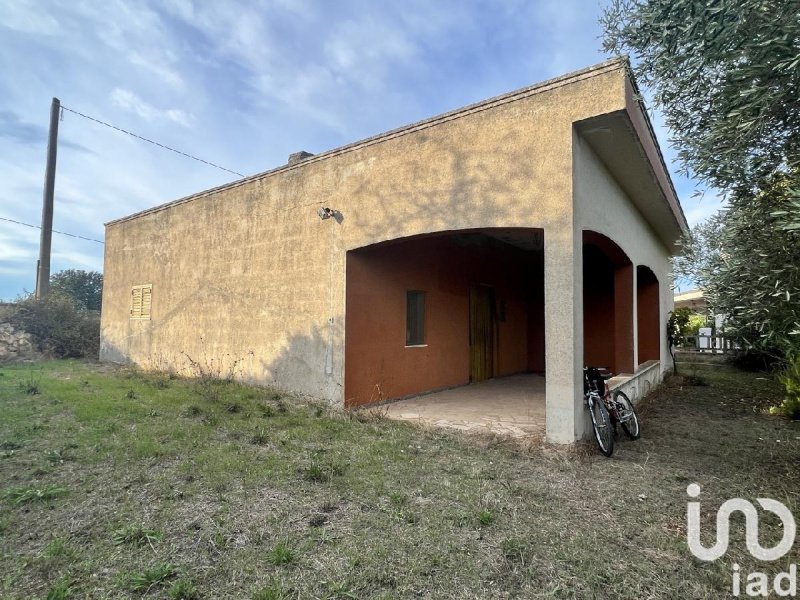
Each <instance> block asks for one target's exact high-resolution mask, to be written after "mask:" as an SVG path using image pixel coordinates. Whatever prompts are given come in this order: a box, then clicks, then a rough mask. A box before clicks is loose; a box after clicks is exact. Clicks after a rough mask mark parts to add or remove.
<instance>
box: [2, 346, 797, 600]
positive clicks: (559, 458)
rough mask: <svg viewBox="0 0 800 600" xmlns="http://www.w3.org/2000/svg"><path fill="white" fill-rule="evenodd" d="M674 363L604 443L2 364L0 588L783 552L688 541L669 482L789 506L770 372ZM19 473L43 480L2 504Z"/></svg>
mask: <svg viewBox="0 0 800 600" xmlns="http://www.w3.org/2000/svg"><path fill="white" fill-rule="evenodd" d="M693 375H694V376H695V377H702V378H703V379H704V380H705V381H706V382H707V383H708V385H707V386H695V385H689V382H687V381H686V380H674V381H672V382H670V385H669V386H665V387H662V388H661V389H659V390H658V391H657V392H656V393H655V394H653V395H652V396H651V398H650V399H649V400H648V401H647V403H646V406H643V407H642V413H643V431H642V439H641V440H639V441H637V442H628V441H624V440H621V441H620V443H619V446H618V451H617V453H616V454H615V457H614V458H613V459H611V460H608V459H604V458H602V457H598V456H597V455H595V454H594V453H592V452H589V451H587V447H585V446H584V447H580V448H577V449H575V448H573V449H569V450H564V449H562V448H553V447H548V446H543V445H542V444H540V443H536V444H530V445H525V444H524V443H523V444H518V443H511V442H508V441H506V440H500V439H497V438H489V437H487V438H470V437H464V436H458V435H455V434H451V433H447V432H442V431H436V430H423V429H419V428H415V427H413V426H410V425H408V424H404V423H395V422H391V421H388V420H387V419H385V418H382V416H381V415H380V414H379V413H375V414H367V413H364V414H363V415H361V414H359V415H355V416H351V415H348V414H347V413H342V412H340V411H329V410H327V409H325V408H323V407H320V405H318V404H310V403H306V402H303V401H300V400H298V399H294V398H285V397H282V396H281V395H280V394H275V393H273V392H271V391H268V390H261V389H254V388H247V387H243V386H239V385H235V384H231V383H218V384H213V385H214V386H215V387H214V389H213V390H211V391H212V392H213V393H209V390H208V389H207V386H208V382H204V383H203V385H204V386H206V387H203V388H202V389H198V387H197V386H196V385H195V384H193V383H192V382H190V381H185V380H181V379H174V378H172V379H170V378H167V377H158V376H153V375H145V374H140V373H136V372H128V371H114V370H110V369H108V368H107V367H102V368H96V367H95V366H93V365H87V364H83V363H78V362H70V361H63V362H52V363H40V364H36V365H15V366H11V367H8V368H4V369H2V370H1V371H0V414H2V415H3V418H2V420H0V493H5V492H6V491H7V490H11V491H9V492H8V494H9V495H8V497H7V498H6V499H5V500H3V501H2V502H0V597H2V598H20V599H21V598H31V597H46V596H47V594H48V593H49V592H53V593H54V594H61V595H60V596H56V595H54V596H53V597H72V598H129V597H131V596H133V597H142V596H144V597H147V598H180V597H184V598H215V599H217V598H419V597H422V598H459V599H460V598H489V597H491V598H503V597H508V598H511V597H525V598H637V599H639V598H664V597H687V598H719V597H722V596H725V595H727V593H728V591H729V590H730V569H731V564H732V563H733V562H734V561H737V562H739V564H741V565H742V569H743V570H746V569H751V570H752V569H755V568H756V567H759V568H760V570H764V571H773V572H774V571H777V570H781V569H785V564H783V562H782V563H781V564H774V565H755V564H754V563H753V559H751V558H749V556H748V555H746V552H744V551H743V548H744V546H743V545H742V544H740V543H734V544H733V545H732V549H731V552H730V553H729V554H728V555H727V556H726V557H725V558H724V559H722V560H720V561H719V562H718V563H714V564H704V563H700V562H699V561H696V560H694V559H692V558H691V557H690V555H689V553H688V551H687V549H686V544H685V510H686V499H687V497H686V491H685V490H686V486H687V485H688V483H690V482H695V481H696V482H698V483H700V484H701V486H703V495H702V500H703V502H704V503H706V504H704V506H707V507H708V510H707V512H708V514H707V515H705V516H706V517H707V518H708V519H711V518H712V517H713V511H714V509H715V507H716V506H718V505H719V504H720V503H721V502H722V501H723V500H724V499H727V498H729V497H732V496H743V497H747V498H755V497H757V496H761V497H763V496H767V497H772V498H775V499H778V500H782V501H784V502H786V503H787V504H788V505H789V506H790V508H791V509H792V510H793V511H794V512H795V514H796V515H798V514H800V511H799V510H798V508H799V507H798V502H797V496H796V493H797V489H798V488H799V487H800V486H798V484H800V476H799V475H798V469H797V459H798V455H799V454H800V453H799V452H798V450H799V449H800V427H798V425H797V424H795V423H791V422H788V421H785V420H781V419H779V418H776V417H769V416H766V415H764V414H763V408H764V406H766V405H767V404H769V403H774V402H775V401H777V400H778V398H779V395H780V390H779V388H778V386H777V385H776V384H775V383H774V382H773V381H772V380H770V379H767V378H764V379H758V378H757V376H754V375H752V374H746V373H738V372H734V371H730V370H728V369H721V368H719V367H715V368H713V369H712V368H709V369H702V368H700V369H698V370H697V372H696V373H693ZM31 377H36V378H38V380H39V382H40V385H39V387H40V393H39V394H38V395H35V396H31V395H27V394H25V393H24V391H23V389H22V388H21V387H20V382H24V381H26V380H28V379H30V378H31ZM129 392H132V393H131V394H129ZM232 405H236V406H237V409H236V410H235V411H231V410H230V406H232ZM254 440H256V441H254ZM778 440H780V441H778ZM53 456H58V457H61V459H60V460H52V459H51V457H53ZM56 489H57V490H60V491H59V493H58V494H43V495H42V494H36V492H35V491H36V490H56ZM26 490H28V491H31V494H32V495H33V496H37V495H41V496H43V497H41V498H36V500H35V501H30V502H23V503H17V502H15V501H14V498H18V497H21V496H24V495H25V494H24V492H25V491H26ZM62 490H63V491H62ZM29 495H30V494H29ZM765 523H766V524H767V525H768V527H767V528H766V530H765V538H764V541H762V543H763V544H767V542H768V541H769V539H770V536H773V537H774V536H775V535H777V534H778V530H777V525H776V524H774V523H772V524H770V523H769V522H768V521H767V520H766V519H765ZM734 529H737V528H734ZM710 531H712V530H711V529H709V532H710ZM737 531H738V529H737ZM739 541H741V540H739ZM793 552H794V554H793V555H792V556H790V557H788V559H786V560H791V561H793V562H798V557H797V550H794V551H793ZM784 562H786V561H784ZM167 567H169V568H167ZM64 590H66V591H64ZM64 594H66V595H64Z"/></svg>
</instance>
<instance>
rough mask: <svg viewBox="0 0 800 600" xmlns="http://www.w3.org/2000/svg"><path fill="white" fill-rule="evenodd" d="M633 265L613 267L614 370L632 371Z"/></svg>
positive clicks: (618, 371)
mask: <svg viewBox="0 0 800 600" xmlns="http://www.w3.org/2000/svg"><path fill="white" fill-rule="evenodd" d="M633 271H634V269H633V265H632V264H630V263H628V264H626V265H622V266H618V267H616V268H615V269H614V367H613V369H614V371H615V372H617V373H633V372H634V371H635V368H634V364H633V361H634V348H633V321H634V311H633V307H634V303H633V301H634V294H635V293H636V292H635V288H634V287H633Z"/></svg>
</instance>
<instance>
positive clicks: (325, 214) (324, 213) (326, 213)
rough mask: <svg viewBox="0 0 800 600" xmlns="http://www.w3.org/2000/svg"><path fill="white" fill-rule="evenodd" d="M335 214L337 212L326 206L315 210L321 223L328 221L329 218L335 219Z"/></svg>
mask: <svg viewBox="0 0 800 600" xmlns="http://www.w3.org/2000/svg"><path fill="white" fill-rule="evenodd" d="M336 213H337V211H335V210H334V209H332V208H328V207H327V206H320V207H319V208H318V209H317V214H318V215H319V218H320V219H322V220H323V221H324V220H325V219H330V218H331V217H335V216H336Z"/></svg>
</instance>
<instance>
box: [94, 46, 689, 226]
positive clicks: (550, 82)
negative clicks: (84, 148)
mask: <svg viewBox="0 0 800 600" xmlns="http://www.w3.org/2000/svg"><path fill="white" fill-rule="evenodd" d="M620 68H624V69H626V70H628V72H629V69H630V67H629V62H628V59H627V57H614V58H611V59H609V60H606V61H603V62H601V63H598V64H596V65H592V66H590V67H586V68H584V69H580V70H578V71H572V72H570V73H566V74H564V75H559V76H558V77H553V78H551V79H546V80H545V81H541V82H539V83H535V84H533V85H530V86H527V87H524V88H520V89H517V90H514V91H511V92H507V93H505V94H501V95H499V96H494V97H492V98H488V99H486V100H481V101H479V102H475V103H473V104H468V105H467V106H463V107H461V108H457V109H454V110H451V111H448V112H445V113H442V114H439V115H436V116H433V117H429V118H427V119H423V120H421V121H417V122H415V123H411V124H409V125H403V126H402V127H398V128H396V129H391V130H389V131H386V132H383V133H379V134H377V135H374V136H371V137H368V138H364V139H362V140H359V141H356V142H352V143H350V144H346V145H344V146H339V147H338V148H333V149H331V150H326V151H325V152H321V153H319V154H316V155H314V156H313V157H310V158H307V159H305V160H303V161H301V162H299V163H296V164H292V165H289V164H286V165H281V166H279V167H276V168H274V169H270V170H268V171H264V172H261V173H257V174H255V175H249V176H247V177H244V178H242V179H237V180H236V181H232V182H230V183H225V184H222V185H219V186H216V187H213V188H209V189H207V190H203V191H201V192H196V193H194V194H190V195H189V196H184V197H182V198H178V199H176V200H171V201H169V202H166V203H164V204H159V205H157V206H153V207H151V208H147V209H145V210H142V211H138V212H135V213H133V214H130V215H127V216H124V217H120V218H118V219H114V220H111V221H108V222H106V223H105V226H106V227H109V226H111V225H116V224H118V223H122V222H125V221H132V220H134V219H138V218H139V217H144V216H147V215H149V214H152V213H156V212H160V211H162V210H166V209H168V208H172V207H174V206H178V205H181V204H184V203H186V202H191V201H192V200H196V199H198V198H202V197H205V196H210V195H212V194H215V193H217V192H221V191H224V190H227V189H233V188H236V187H238V186H240V185H244V184H246V183H250V182H253V181H258V180H260V179H265V178H267V177H271V176H272V175H276V174H278V173H283V172H285V171H291V170H293V169H299V168H301V167H304V166H306V165H308V164H311V163H314V162H319V161H322V160H325V159H328V158H331V157H334V156H338V155H340V154H345V153H347V152H352V151H354V150H358V149H360V148H364V147H367V146H371V145H373V144H378V143H381V142H384V141H388V140H391V139H394V138H397V137H400V136H403V135H406V134H409V133H413V132H415V131H419V130H421V129H427V128H428V127H433V126H435V125H438V124H439V123H445V122H448V121H452V120H454V119H457V118H460V117H464V116H467V115H470V114H473V113H476V112H481V111H483V110H488V109H490V108H494V107H495V106H501V105H503V104H507V103H510V102H514V101H516V100H520V99H522V98H527V97H529V96H534V95H536V94H539V93H543V92H547V91H550V90H552V89H556V88H559V87H562V86H564V85H567V84H570V83H573V82H575V81H580V80H583V79H588V78H590V77H595V76H598V75H602V74H605V73H607V72H610V71H614V70H617V69H620ZM628 78H629V79H630V75H628ZM634 87H635V83H634ZM637 91H638V88H637ZM648 122H649V121H648ZM651 127H652V126H651ZM659 153H660V150H659ZM662 161H663V158H662ZM673 192H674V190H673Z"/></svg>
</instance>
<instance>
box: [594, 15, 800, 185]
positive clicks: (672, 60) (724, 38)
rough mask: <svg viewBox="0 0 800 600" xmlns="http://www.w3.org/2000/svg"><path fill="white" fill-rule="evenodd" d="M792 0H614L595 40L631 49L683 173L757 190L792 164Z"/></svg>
mask: <svg viewBox="0 0 800 600" xmlns="http://www.w3.org/2000/svg"><path fill="white" fill-rule="evenodd" d="M798 15H800V2H798V0H713V1H710V2H709V1H708V0H612V2H611V4H610V5H609V6H608V8H606V9H605V11H604V13H603V16H602V17H601V22H602V25H603V28H604V36H603V47H604V49H605V50H606V51H608V52H611V53H614V54H630V55H631V56H632V58H633V59H634V66H633V69H634V71H635V74H636V76H637V79H638V81H639V83H640V84H643V85H644V86H645V87H646V88H647V89H649V90H650V92H651V93H652V97H653V100H654V102H655V104H656V105H657V107H658V108H660V110H661V111H662V113H663V115H664V118H665V121H666V124H667V126H668V127H669V129H670V131H671V132H672V136H673V137H672V139H671V141H672V143H673V144H674V145H675V146H676V148H677V149H678V157H679V160H680V161H681V164H682V167H683V169H684V171H686V172H689V173H692V174H693V175H695V176H697V177H699V178H700V179H701V180H704V181H705V182H706V183H708V184H710V185H712V186H713V187H716V188H719V189H721V190H726V191H727V190H732V189H737V188H740V187H744V188H745V189H748V190H750V191H751V192H752V191H754V190H755V189H757V186H758V184H759V182H761V181H763V180H764V179H765V178H769V177H770V176H771V175H772V174H774V173H775V172H777V171H781V170H782V171H788V170H790V169H792V168H795V167H797V166H798V165H799V164H800V102H799V101H798V99H799V98H800V17H798Z"/></svg>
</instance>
